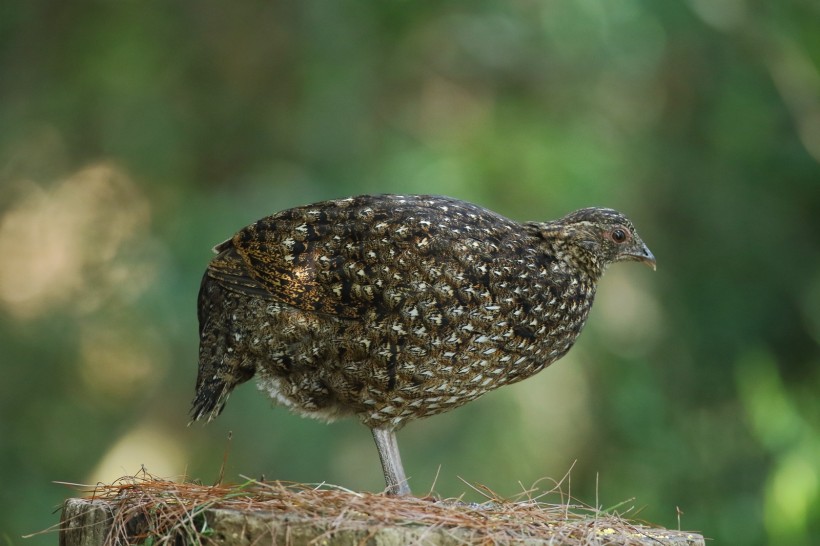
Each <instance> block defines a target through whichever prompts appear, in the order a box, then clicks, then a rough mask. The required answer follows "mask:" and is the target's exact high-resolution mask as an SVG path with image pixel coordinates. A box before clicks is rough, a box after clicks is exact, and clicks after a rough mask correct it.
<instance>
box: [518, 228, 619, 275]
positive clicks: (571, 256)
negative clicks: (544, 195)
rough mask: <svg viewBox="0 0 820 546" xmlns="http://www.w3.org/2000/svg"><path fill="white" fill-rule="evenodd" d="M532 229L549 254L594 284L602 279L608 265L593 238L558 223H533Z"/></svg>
mask: <svg viewBox="0 0 820 546" xmlns="http://www.w3.org/2000/svg"><path fill="white" fill-rule="evenodd" d="M531 227H532V229H533V230H534V232H535V234H536V235H537V237H538V238H539V239H541V241H542V243H541V244H542V245H545V246H546V249H547V253H548V254H550V255H551V256H553V257H554V258H555V259H557V260H560V261H562V262H564V263H565V264H566V265H567V266H568V267H569V268H570V269H573V270H576V271H579V272H581V273H583V274H585V275H587V276H588V277H589V278H590V279H592V281H593V282H597V281H598V279H600V278H601V276H602V275H603V273H604V269H606V264H605V263H604V262H603V261H602V260H601V258H600V257H599V255H598V253H597V252H596V250H597V248H596V247H595V243H594V241H593V240H592V238H590V237H588V236H587V235H586V234H585V233H584V232H582V231H580V230H576V229H574V228H572V227H571V226H566V225H563V224H560V223H557V222H546V223H533V224H531Z"/></svg>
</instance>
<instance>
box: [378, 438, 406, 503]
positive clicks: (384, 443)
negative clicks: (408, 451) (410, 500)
mask: <svg viewBox="0 0 820 546" xmlns="http://www.w3.org/2000/svg"><path fill="white" fill-rule="evenodd" d="M373 439H374V440H376V449H378V450H379V459H381V462H382V470H383V471H384V481H385V482H386V483H387V493H388V494H390V495H409V494H410V487H409V486H408V485H407V478H406V477H405V475H404V467H403V466H402V465H401V455H399V444H397V443H396V431H394V430H392V429H388V428H374V429H373Z"/></svg>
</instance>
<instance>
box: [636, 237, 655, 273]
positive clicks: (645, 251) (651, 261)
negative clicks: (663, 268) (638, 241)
mask: <svg viewBox="0 0 820 546" xmlns="http://www.w3.org/2000/svg"><path fill="white" fill-rule="evenodd" d="M632 257H633V258H634V259H635V260H637V261H639V262H643V263H645V264H646V265H648V266H649V267H651V268H652V271H655V269H656V266H655V255H654V254H652V251H651V250H649V248H648V247H647V246H646V245H645V244H642V245H641V248H640V250H638V252H636V253H635V254H632Z"/></svg>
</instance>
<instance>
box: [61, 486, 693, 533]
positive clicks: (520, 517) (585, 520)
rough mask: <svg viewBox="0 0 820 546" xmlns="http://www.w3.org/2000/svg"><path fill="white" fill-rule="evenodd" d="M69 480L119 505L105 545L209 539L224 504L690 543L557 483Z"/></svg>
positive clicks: (443, 528) (334, 527)
mask: <svg viewBox="0 0 820 546" xmlns="http://www.w3.org/2000/svg"><path fill="white" fill-rule="evenodd" d="M69 485H72V486H74V487H77V488H80V489H81V490H82V491H83V492H84V493H86V494H88V495H89V496H90V498H91V499H95V500H101V501H105V502H106V503H107V504H109V505H110V506H112V507H113V513H114V522H113V526H112V529H111V532H110V533H109V536H108V537H107V540H106V546H118V545H122V544H135V543H142V544H145V545H146V546H161V545H166V544H167V545H174V544H179V543H180V541H182V543H185V544H195V545H203V546H204V545H206V544H209V543H210V542H212V541H210V540H209V537H210V536H211V533H212V530H210V529H209V528H208V527H207V522H206V518H205V517H204V513H205V511H207V510H209V509H219V508H224V509H233V510H241V511H252V512H266V513H268V514H275V515H282V516H284V515H286V516H287V517H288V521H290V522H294V521H310V522H311V523H312V524H314V525H316V526H318V527H320V528H322V529H326V532H325V534H324V535H323V536H322V537H319V539H321V540H317V541H316V542H317V543H319V542H321V541H322V540H323V539H327V538H328V537H329V536H330V535H331V534H333V533H334V532H338V531H341V530H366V531H368V532H369V533H370V534H371V536H372V534H373V533H375V532H377V531H378V530H379V529H383V528H387V527H405V528H415V529H426V530H429V532H430V533H434V532H436V531H440V532H445V533H447V534H448V535H450V536H451V537H453V538H456V539H458V540H459V541H460V542H463V543H465V544H467V543H469V544H473V543H481V544H507V543H510V542H518V541H522V540H527V539H536V540H538V539H540V540H545V541H552V543H554V544H566V545H578V546H584V545H598V544H684V543H685V542H682V538H683V537H685V536H686V533H679V532H676V531H666V530H663V529H653V528H650V527H646V526H644V525H641V524H636V523H631V522H630V521H628V520H626V519H625V517H624V515H623V514H619V513H617V511H616V510H617V508H618V507H615V509H611V510H608V511H602V510H598V509H595V508H592V507H589V506H584V505H582V504H568V503H567V502H566V501H567V500H568V499H567V498H566V496H565V495H564V494H563V493H562V491H561V483H556V484H554V487H553V488H552V489H550V490H548V491H545V492H541V493H540V494H537V493H538V491H537V490H536V489H535V488H531V489H529V490H526V491H523V492H522V493H521V494H520V495H518V496H516V497H515V498H512V499H502V498H499V497H498V496H496V495H495V494H494V493H492V492H491V491H489V490H488V489H486V488H483V487H481V486H478V487H474V489H476V490H477V491H478V492H480V493H482V494H483V495H484V496H485V497H486V499H487V500H486V502H483V503H480V504H475V503H472V504H466V503H463V502H460V500H459V499H445V500H442V499H438V498H434V497H432V496H428V497H423V498H417V497H391V496H386V495H384V494H373V493H357V492H353V491H348V490H345V489H342V488H339V487H334V486H329V485H325V484H321V485H318V486H311V485H305V484H295V483H285V482H278V481H274V482H268V481H264V482H263V481H257V480H252V479H248V480H247V481H246V482H245V483H241V484H234V485H228V484H217V485H202V484H198V483H191V482H175V481H169V480H164V479H159V478H157V477H155V476H152V475H150V474H148V473H147V472H145V471H143V472H141V473H139V474H137V475H136V476H127V477H124V478H120V479H119V480H117V481H116V482H114V483H112V484H98V485H96V486H80V485H76V484H69ZM548 496H552V497H556V496H557V500H560V501H561V502H560V503H558V504H550V503H546V502H543V501H542V499H544V498H546V497H548Z"/></svg>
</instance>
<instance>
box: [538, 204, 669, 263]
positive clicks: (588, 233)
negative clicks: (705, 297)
mask: <svg viewBox="0 0 820 546" xmlns="http://www.w3.org/2000/svg"><path fill="white" fill-rule="evenodd" d="M540 226H541V228H542V229H541V233H542V237H544V238H545V239H548V240H549V239H550V238H553V239H554V240H556V242H558V243H559V244H560V245H561V246H562V247H563V250H564V251H565V252H568V253H572V252H578V253H579V255H578V256H573V258H575V259H576V261H577V262H579V265H580V264H586V265H588V266H590V267H592V268H593V269H595V270H598V271H600V272H602V271H603V270H604V269H605V268H606V266H607V265H609V264H611V263H614V262H620V261H627V260H631V261H638V262H643V263H644V264H646V265H648V266H649V267H651V268H652V269H655V256H654V255H653V254H652V252H651V251H650V250H649V248H648V247H647V246H646V244H645V243H644V242H643V241H642V240H641V238H640V236H639V235H638V232H637V231H635V226H633V225H632V222H630V221H629V219H628V218H627V217H626V216H624V215H623V214H621V213H620V212H618V211H616V210H612V209H606V208H597V207H591V208H585V209H580V210H576V211H575V212H571V213H569V214H567V215H566V216H564V217H563V218H560V219H558V220H555V221H553V222H548V223H546V224H541V225H540Z"/></svg>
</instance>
